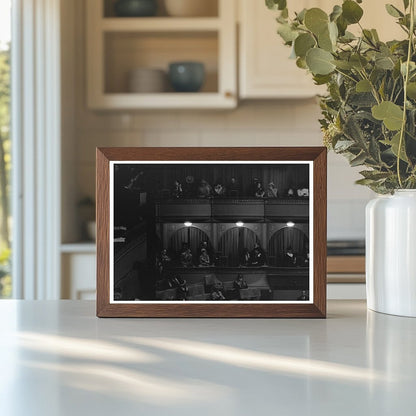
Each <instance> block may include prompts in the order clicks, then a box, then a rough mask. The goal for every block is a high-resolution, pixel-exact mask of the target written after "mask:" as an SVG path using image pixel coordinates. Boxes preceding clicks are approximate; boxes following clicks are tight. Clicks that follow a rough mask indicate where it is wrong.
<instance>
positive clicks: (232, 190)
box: [227, 177, 241, 198]
mask: <svg viewBox="0 0 416 416" xmlns="http://www.w3.org/2000/svg"><path fill="white" fill-rule="evenodd" d="M240 193H241V188H240V184H239V183H238V181H237V179H236V178H234V177H232V178H231V180H230V183H229V184H228V185H227V195H228V196H229V197H231V198H238V197H239V196H240Z"/></svg>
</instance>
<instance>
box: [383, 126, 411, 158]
mask: <svg viewBox="0 0 416 416" xmlns="http://www.w3.org/2000/svg"><path fill="white" fill-rule="evenodd" d="M381 142H382V143H383V144H385V145H387V146H390V149H391V151H392V152H393V154H394V156H396V157H398V154H399V145H400V132H398V133H397V134H395V135H394V136H393V138H392V139H391V141H388V140H381ZM399 158H400V159H401V160H403V161H404V162H409V159H408V157H407V155H406V149H405V140H403V142H402V146H401V147H400V156H399Z"/></svg>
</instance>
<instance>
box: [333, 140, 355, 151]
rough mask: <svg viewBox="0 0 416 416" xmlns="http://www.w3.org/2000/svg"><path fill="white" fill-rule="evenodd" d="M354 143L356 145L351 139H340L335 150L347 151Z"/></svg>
mask: <svg viewBox="0 0 416 416" xmlns="http://www.w3.org/2000/svg"><path fill="white" fill-rule="evenodd" d="M353 145H354V142H353V141H351V140H338V141H337V142H336V144H335V145H334V150H335V152H337V153H341V152H345V151H346V150H348V149H349V148H350V147H351V146H353Z"/></svg>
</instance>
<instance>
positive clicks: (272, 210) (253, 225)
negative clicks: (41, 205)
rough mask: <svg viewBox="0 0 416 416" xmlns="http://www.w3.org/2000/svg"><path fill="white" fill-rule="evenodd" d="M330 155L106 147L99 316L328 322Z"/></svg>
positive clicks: (315, 150) (100, 165) (308, 150)
mask: <svg viewBox="0 0 416 416" xmlns="http://www.w3.org/2000/svg"><path fill="white" fill-rule="evenodd" d="M326 152H327V151H326V149H325V148H324V147H292V148H290V147H289V148H288V147H267V148H266V147H252V148H250V147H244V148H223V147H221V148H203V147H202V148H184V147H181V148H159V147H158V148H149V147H145V148H99V149H97V316H99V317H195V318H200V317H216V318H219V317H221V318H228V317H229V318H231V317H232V318H236V317H241V318H266V317H267V318H278V317H282V318H291V317H293V318H294V317H302V318H324V317H325V316H326Z"/></svg>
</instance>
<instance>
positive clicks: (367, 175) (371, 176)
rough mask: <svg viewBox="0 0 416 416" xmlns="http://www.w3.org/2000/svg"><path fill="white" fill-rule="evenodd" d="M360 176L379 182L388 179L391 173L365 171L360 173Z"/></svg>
mask: <svg viewBox="0 0 416 416" xmlns="http://www.w3.org/2000/svg"><path fill="white" fill-rule="evenodd" d="M360 175H362V176H364V178H365V179H372V180H374V181H379V180H380V179H386V178H388V177H389V176H390V175H391V173H390V172H380V171H377V170H363V171H361V172H360Z"/></svg>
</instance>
